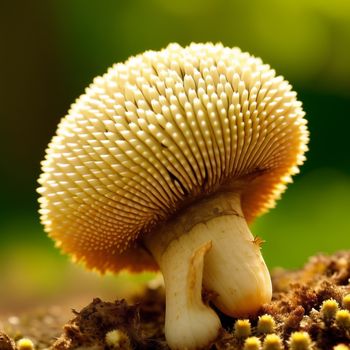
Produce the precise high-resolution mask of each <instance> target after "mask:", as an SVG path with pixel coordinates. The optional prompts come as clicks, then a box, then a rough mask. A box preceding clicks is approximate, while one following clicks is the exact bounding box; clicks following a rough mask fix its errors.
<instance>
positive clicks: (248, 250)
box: [144, 193, 272, 349]
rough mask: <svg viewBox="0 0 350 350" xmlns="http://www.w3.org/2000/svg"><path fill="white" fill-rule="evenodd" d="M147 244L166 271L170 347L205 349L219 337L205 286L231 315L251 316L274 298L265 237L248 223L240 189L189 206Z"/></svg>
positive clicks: (154, 233)
mask: <svg viewBox="0 0 350 350" xmlns="http://www.w3.org/2000/svg"><path fill="white" fill-rule="evenodd" d="M144 243H145V245H146V247H147V248H148V250H149V251H150V252H151V253H152V255H153V256H154V258H155V259H156V261H157V263H158V265H159V267H160V269H161V271H162V273H163V276H164V282H165V290H166V317H165V335H166V338H167V341H168V344H169V346H170V347H171V349H197V348H201V347H204V346H206V345H208V344H210V342H212V341H214V340H215V338H216V337H217V335H218V331H219V329H220V321H219V318H218V316H217V315H216V313H215V312H214V311H213V310H212V309H211V308H210V307H209V306H208V305H206V304H205V303H204V302H203V301H202V288H203V286H204V288H205V289H206V290H207V291H208V292H209V295H212V296H213V298H212V300H211V301H212V302H213V303H214V304H215V305H216V306H217V307H218V308H219V309H220V310H221V311H222V312H223V313H225V314H227V315H230V316H235V317H246V316H249V315H252V314H254V313H256V312H257V311H258V310H259V308H260V307H261V306H262V305H263V304H264V303H267V302H269V301H270V300H271V294H272V287H271V279H270V275H269V272H268V270H267V267H266V265H265V263H264V260H263V258H262V256H261V253H260V241H259V240H258V239H254V237H253V235H252V234H251V232H250V230H249V228H248V225H247V223H246V221H245V219H244V216H243V214H242V210H241V206H240V197H239V195H238V194H232V193H219V194H216V195H215V196H212V197H208V198H206V199H204V200H202V201H201V202H200V203H196V204H194V205H192V206H190V207H188V208H186V209H184V210H183V211H182V212H180V213H179V214H178V215H177V216H176V217H175V218H174V219H172V220H170V221H168V222H167V223H165V224H164V225H162V226H161V227H159V229H158V230H157V231H156V232H153V233H152V235H148V236H146V238H145V239H144Z"/></svg>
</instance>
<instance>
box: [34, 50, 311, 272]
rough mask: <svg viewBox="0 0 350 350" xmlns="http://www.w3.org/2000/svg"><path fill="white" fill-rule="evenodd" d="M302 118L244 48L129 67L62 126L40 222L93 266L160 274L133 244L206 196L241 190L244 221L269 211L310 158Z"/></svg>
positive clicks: (172, 54) (171, 55)
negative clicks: (145, 270) (245, 185)
mask: <svg viewBox="0 0 350 350" xmlns="http://www.w3.org/2000/svg"><path fill="white" fill-rule="evenodd" d="M303 116H304V112H303V111H302V109H301V103H300V102H298V101H297V100H296V94H295V92H293V91H291V86H290V85H289V84H288V82H286V81H285V80H284V79H283V77H281V76H276V74H275V71H274V70H272V69H270V67H269V66H268V65H266V64H263V63H262V61H261V60H260V59H259V58H255V57H252V56H250V55H249V54H247V53H242V52H241V51H240V50H239V49H238V48H233V49H231V48H226V47H223V46H222V45H220V44H217V45H212V44H191V45H190V46H188V47H186V48H182V47H180V46H179V45H176V44H172V45H169V46H168V47H167V48H166V49H164V50H161V51H159V52H154V51H147V52H145V53H144V54H141V55H138V56H135V57H132V58H130V59H129V60H127V61H126V62H125V63H123V64H116V65H114V66H113V67H112V68H110V69H109V70H108V72H107V73H106V74H105V75H103V76H102V77H97V78H96V79H94V81H93V83H92V84H91V85H90V86H89V88H87V90H86V92H85V94H83V95H82V96H81V97H80V98H78V99H77V101H76V102H75V103H74V104H73V105H72V107H71V109H70V111H69V113H68V115H67V116H66V117H64V118H63V119H62V121H61V123H60V125H59V127H58V130H57V134H56V136H55V137H54V138H53V139H52V141H51V143H50V145H49V147H48V149H47V154H46V159H45V161H44V162H43V164H42V168H43V174H42V176H41V177H40V184H41V188H40V189H39V192H40V194H41V198H40V203H41V215H42V216H41V219H42V222H43V224H44V225H45V229H46V231H47V232H48V233H49V234H50V236H51V237H53V238H54V239H55V241H56V242H57V245H58V246H59V247H61V248H62V249H63V250H64V251H66V252H68V253H70V254H71V255H72V256H73V257H74V258H75V259H77V260H80V261H82V262H83V263H85V265H86V266H87V267H90V268H96V269H98V270H100V271H106V270H111V271H118V270H120V269H122V268H129V269H131V270H136V271H138V270H142V269H144V268H146V267H149V268H156V266H155V263H154V261H153V259H152V258H151V257H150V256H149V255H148V254H147V253H146V252H145V251H143V249H142V248H141V247H140V246H139V245H138V244H137V239H138V238H139V237H141V236H142V235H143V234H145V233H147V232H148V231H150V230H151V229H152V228H154V226H156V225H157V224H158V223H159V222H162V221H165V220H167V219H168V218H169V216H170V215H171V214H172V213H174V212H175V211H176V210H178V209H180V208H181V207H183V206H186V205H188V204H190V203H192V202H194V201H196V200H197V199H199V198H200V197H201V196H203V195H206V194H208V193H211V192H213V191H217V190H220V188H222V189H223V190H225V191H227V190H230V188H233V189H235V190H236V189H237V187H240V190H241V191H242V208H243V212H244V215H245V217H246V219H247V220H248V221H251V220H252V219H253V218H254V217H255V216H256V215H258V214H260V213H262V212H264V211H266V210H268V209H269V208H270V207H272V206H273V205H274V202H275V200H276V199H278V197H279V195H280V194H281V193H282V192H283V191H284V189H285V184H286V183H287V182H289V181H290V176H291V175H293V174H294V173H296V172H297V170H298V168H297V166H298V165H300V164H301V163H302V162H303V160H304V157H303V154H304V152H305V150H306V146H305V144H306V143H307V139H308V134H307V129H306V125H305V124H306V121H305V119H304V118H303ZM246 179H249V187H248V186H247V188H244V184H245V180H246ZM257 189H259V190H257ZM130 247H133V249H128V248H130ZM132 258H135V259H132Z"/></svg>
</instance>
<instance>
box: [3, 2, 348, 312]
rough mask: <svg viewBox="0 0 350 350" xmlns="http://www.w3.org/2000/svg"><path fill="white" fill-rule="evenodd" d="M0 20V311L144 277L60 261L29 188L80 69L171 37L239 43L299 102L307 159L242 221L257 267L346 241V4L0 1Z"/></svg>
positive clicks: (94, 69) (81, 76) (79, 82)
mask: <svg viewBox="0 0 350 350" xmlns="http://www.w3.org/2000/svg"><path fill="white" fill-rule="evenodd" d="M0 17H1V18H0V28H1V30H0V32H1V35H2V39H1V55H0V60H1V61H0V62H1V64H0V72H1V79H0V89H1V93H0V99H1V109H0V113H1V119H0V120H1V127H0V132H1V135H0V152H1V162H0V166H1V171H0V178H1V181H0V183H1V194H0V196H1V197H0V198H1V204H0V205H1V207H0V311H1V308H2V309H3V310H4V309H6V308H7V309H8V308H11V309H15V308H19V307H23V306H26V305H30V304H35V300H38V298H39V299H40V300H41V302H43V301H46V302H51V301H52V300H55V301H56V302H58V300H59V298H62V297H63V296H64V295H71V296H79V301H81V302H82V300H83V298H82V297H81V295H85V296H86V298H89V297H91V296H92V295H101V296H105V295H111V296H119V295H123V293H125V291H126V290H128V289H130V288H137V285H138V282H139V280H145V279H147V277H148V276H147V275H144V276H142V277H141V278H140V277H132V278H129V277H128V276H125V275H123V276H121V277H115V276H107V277H99V276H97V275H95V274H94V273H88V272H85V271H83V269H82V268H81V267H77V266H73V264H71V263H70V262H69V260H68V259H67V257H64V256H62V255H60V253H59V252H58V251H57V250H56V249H55V248H54V247H53V243H52V242H51V241H50V240H49V239H48V238H47V237H46V235H45V234H44V232H43V229H42V227H41V226H40V223H39V218H38V214H37V208H38V205H37V195H36V193H35V188H36V187H37V183H36V179H37V177H38V175H39V172H40V169H39V162H40V160H41V159H42V158H43V156H44V150H45V148H46V145H47V143H48V142H49V140H50V138H51V137H52V136H53V134H54V132H55V129H56V125H57V123H58V121H59V120H60V118H61V117H63V116H64V115H65V113H66V111H67V110H68V108H69V105H70V104H71V103H72V102H73V101H74V99H75V98H77V97H78V96H79V95H80V94H81V93H83V91H84V88H85V87H86V86H87V85H88V84H89V83H90V82H91V80H92V79H93V77H95V76H96V75H100V74H103V73H104V72H105V71H106V69H107V67H109V66H110V65H111V64H112V63H114V62H119V61H124V60H125V59H127V58H128V56H130V55H134V54H137V53H140V52H142V51H144V50H146V49H155V50H157V49H160V48H163V47H165V46H166V45H167V44H168V43H169V42H173V41H176V42H179V43H180V44H182V45H186V44H189V43H190V42H191V41H196V42H206V41H213V42H218V41H220V42H222V43H223V44H224V45H227V46H239V47H241V49H243V50H245V51H249V52H250V53H252V54H254V55H256V56H260V57H261V58H262V59H263V60H264V62H266V63H269V64H271V66H272V67H274V68H275V69H276V70H277V72H278V73H279V74H282V75H283V76H285V77H286V78H287V79H288V80H289V81H290V82H291V83H292V85H293V86H294V88H295V90H296V91H297V92H298V96H299V98H300V100H302V101H303V104H304V109H305V111H306V113H307V119H308V120H309V128H310V132H311V142H310V151H309V152H308V155H307V156H308V160H307V162H306V164H305V165H304V166H303V167H302V169H301V174H300V175H299V176H297V177H296V178H295V181H294V183H293V184H291V185H290V186H289V189H288V191H287V192H286V193H285V195H284V196H283V199H282V200H281V201H280V202H279V203H278V205H277V207H276V209H274V210H272V211H271V212H270V213H268V214H267V215H265V216H264V217H262V218H260V219H258V220H257V222H256V223H255V225H254V226H253V228H252V230H253V232H254V233H255V234H258V235H259V236H261V237H263V238H264V239H265V240H266V241H267V243H266V244H265V245H264V247H263V252H264V256H265V258H266V261H267V263H268V265H269V267H270V268H273V267H276V266H283V267H288V268H296V267H299V266H301V265H302V264H303V263H304V262H305V261H306V260H307V258H308V256H310V255H312V254H315V253H317V252H328V253H331V252H334V251H336V250H339V249H349V248H350V156H349V153H350V135H349V130H350V113H349V102H350V2H349V1H348V0H335V1H326V0H310V1H301V0H298V1H297V0H294V1H277V0H264V1H259V0H255V1H253V0H251V1H233V0H232V1H228V0H178V1H175V0H173V1H169V0H149V1H141V0H133V1H131V0H130V1H119V0H104V1H86V0H74V1H72V0H52V1H37V0H35V1H34V0H33V1H18V0H17V1H12V2H5V1H4V2H2V3H1V5H0ZM57 295H59V297H58V296H57ZM73 304H74V303H73V302H72V305H73Z"/></svg>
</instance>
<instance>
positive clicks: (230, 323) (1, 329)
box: [0, 251, 350, 350]
mask: <svg viewBox="0 0 350 350" xmlns="http://www.w3.org/2000/svg"><path fill="white" fill-rule="evenodd" d="M272 281H273V290H274V293H273V299H272V301H271V302H270V303H269V304H266V305H264V306H263V307H262V308H261V310H260V312H259V314H258V315H257V316H256V317H252V318H251V319H250V320H249V321H250V324H251V330H250V333H251V334H250V335H251V336H257V337H259V339H260V340H261V341H262V342H263V341H264V338H265V337H266V334H262V333H261V332H260V333H259V332H258V330H257V323H258V320H259V316H261V315H263V314H268V315H271V316H272V317H273V319H274V323H275V325H274V330H273V332H274V333H275V334H277V335H278V336H279V337H280V339H281V340H282V342H283V345H284V347H285V349H289V342H288V340H289V339H290V335H291V334H292V333H293V332H295V331H305V332H307V333H308V334H309V335H310V337H311V340H312V349H315V350H331V349H333V348H334V346H335V345H337V344H344V345H349V346H350V325H347V323H346V322H345V323H341V322H340V321H339V320H337V319H335V317H329V318H326V317H325V312H324V311H322V303H323V302H324V301H325V300H328V299H334V300H335V301H337V302H338V304H339V309H341V308H342V307H343V308H346V306H344V305H342V303H343V298H344V296H345V295H347V294H349V293H350V251H343V252H338V253H336V254H334V255H332V256H325V255H318V256H314V257H312V258H310V260H309V262H308V263H307V264H306V265H305V266H304V268H303V269H300V270H297V271H287V270H282V269H279V270H275V271H273V272H272ZM204 299H205V300H206V299H208V296H204ZM164 311H165V305H164V289H163V287H162V286H160V287H158V288H154V287H153V288H151V287H149V288H147V289H146V290H145V292H144V294H143V295H142V296H138V297H137V298H134V300H133V301H132V302H130V303H127V302H126V301H125V300H117V301H115V302H113V303H112V302H104V301H102V300H100V299H98V298H96V299H94V300H93V301H92V302H91V303H90V304H89V305H87V306H86V307H84V308H83V309H82V310H80V311H76V310H73V312H71V311H70V310H67V308H65V307H64V305H62V306H60V307H53V308H51V309H50V308H49V309H46V310H42V311H40V312H38V311H37V312H35V313H33V314H25V315H13V316H11V317H9V318H7V319H5V320H0V350H14V349H16V341H18V340H19V339H21V338H23V337H25V338H29V339H31V340H32V342H33V344H34V347H35V349H38V350H40V349H51V350H73V349H79V350H104V349H168V346H167V344H166V341H165V337H164V328H163V327H164ZM217 312H218V314H219V315H220V318H221V322H222V330H221V332H220V334H219V337H218V338H217V340H216V341H215V342H214V343H213V344H211V346H210V349H211V350H214V349H217V350H223V349H237V350H240V349H243V344H244V341H245V337H239V336H237V334H235V332H234V325H235V322H236V321H237V320H236V319H233V318H229V317H227V316H225V315H222V314H221V313H220V312H219V311H217ZM69 315H70V316H69ZM68 318H70V321H68V322H66V321H67V319H68ZM106 335H107V336H106ZM310 349H311V348H310ZM345 349H346V347H345ZM349 349H350V348H349ZM20 350H22V349H20ZM23 350H27V349H23Z"/></svg>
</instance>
